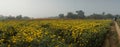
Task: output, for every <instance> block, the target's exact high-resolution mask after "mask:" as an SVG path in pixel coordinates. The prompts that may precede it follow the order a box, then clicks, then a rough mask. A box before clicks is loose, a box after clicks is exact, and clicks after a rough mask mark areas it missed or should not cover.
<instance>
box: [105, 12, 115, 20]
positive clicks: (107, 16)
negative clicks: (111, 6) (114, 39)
mask: <svg viewBox="0 0 120 47" xmlns="http://www.w3.org/2000/svg"><path fill="white" fill-rule="evenodd" d="M105 17H106V18H109V19H111V18H114V16H113V15H112V14H110V13H108V14H106V15H105Z"/></svg>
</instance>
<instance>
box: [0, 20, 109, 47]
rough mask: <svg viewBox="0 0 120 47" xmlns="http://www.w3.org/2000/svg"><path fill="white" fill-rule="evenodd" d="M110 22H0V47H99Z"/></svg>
mask: <svg viewBox="0 0 120 47" xmlns="http://www.w3.org/2000/svg"><path fill="white" fill-rule="evenodd" d="M110 23H111V20H10V21H0V47H100V46H101V45H102V44H103V42H104V39H105V36H106V33H107V32H108V31H109V30H110V28H109V27H110Z"/></svg>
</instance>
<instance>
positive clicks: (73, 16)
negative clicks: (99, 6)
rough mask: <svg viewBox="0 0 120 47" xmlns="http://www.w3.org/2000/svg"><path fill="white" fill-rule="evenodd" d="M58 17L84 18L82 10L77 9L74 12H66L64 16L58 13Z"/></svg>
mask: <svg viewBox="0 0 120 47" xmlns="http://www.w3.org/2000/svg"><path fill="white" fill-rule="evenodd" d="M59 18H71V19H79V18H85V15H84V12H83V11H82V10H79V11H76V14H74V13H72V12H68V13H67V15H66V16H64V14H59Z"/></svg>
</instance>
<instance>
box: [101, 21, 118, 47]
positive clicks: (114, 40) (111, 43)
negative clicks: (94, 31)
mask: <svg viewBox="0 0 120 47" xmlns="http://www.w3.org/2000/svg"><path fill="white" fill-rule="evenodd" d="M110 28H111V30H110V31H109V32H108V33H107V35H106V40H105V42H104V45H103V47H118V37H119V36H120V32H119V31H120V29H119V26H118V24H117V23H116V22H113V23H112V25H111V27H110ZM116 31H117V32H118V33H117V32H116ZM118 34H119V35H118Z"/></svg>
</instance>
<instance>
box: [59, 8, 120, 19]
mask: <svg viewBox="0 0 120 47" xmlns="http://www.w3.org/2000/svg"><path fill="white" fill-rule="evenodd" d="M114 17H118V18H120V15H113V14H110V13H108V14H106V13H105V12H102V13H101V14H97V13H93V14H91V15H89V16H85V13H84V11H82V10H78V11H76V14H74V13H72V12H68V13H67V15H66V16H65V15H64V14H59V18H70V19H85V18H86V19H113V18H114Z"/></svg>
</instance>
